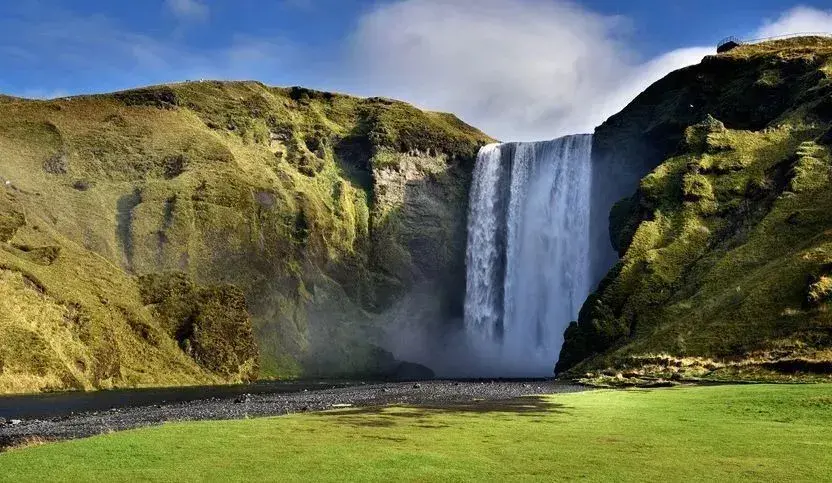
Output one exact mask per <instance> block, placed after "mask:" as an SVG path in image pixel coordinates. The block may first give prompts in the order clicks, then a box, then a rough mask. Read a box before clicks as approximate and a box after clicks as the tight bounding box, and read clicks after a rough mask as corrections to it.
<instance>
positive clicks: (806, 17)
mask: <svg viewBox="0 0 832 483" xmlns="http://www.w3.org/2000/svg"><path fill="white" fill-rule="evenodd" d="M800 33H828V34H832V10H820V9H817V8H812V7H805V6H798V7H795V8H792V9H791V10H788V11H786V12H784V13H783V14H782V15H780V17H778V18H777V19H776V20H768V21H766V22H764V24H763V26H762V27H760V28H759V29H757V31H756V32H754V37H756V38H766V37H776V36H780V35H789V34H800Z"/></svg>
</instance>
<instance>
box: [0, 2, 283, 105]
mask: <svg viewBox="0 0 832 483" xmlns="http://www.w3.org/2000/svg"><path fill="white" fill-rule="evenodd" d="M0 26H2V27H3V28H5V29H6V30H7V31H9V32H12V33H13V35H14V38H15V39H16V42H17V43H16V45H10V46H3V45H0V54H5V55H7V56H8V58H11V56H14V57H15V59H16V62H18V63H21V64H23V65H26V66H27V68H30V69H32V70H43V71H49V72H57V73H65V75H66V76H67V77H71V78H72V79H73V80H75V81H79V80H82V81H83V82H85V83H87V85H86V88H85V89H84V90H85V91H89V90H112V89H119V88H127V87H133V86H136V85H142V84H152V83H160V82H169V81H179V80H185V79H199V78H218V79H240V78H250V79H266V80H268V79H269V78H271V77H273V75H274V73H275V72H285V71H286V65H287V64H288V63H289V62H290V61H291V59H292V58H294V57H293V55H294V52H295V50H294V49H295V48H294V46H292V45H291V44H289V43H288V42H286V41H283V40H282V39H277V38H274V39H273V38H250V37H245V36H239V35H238V36H233V37H232V38H231V39H230V40H229V42H228V43H227V44H226V45H225V46H222V47H219V48H215V49H210V50H200V49H196V48H193V47H192V46H190V45H188V44H187V43H185V42H184V41H183V40H182V39H181V38H180V37H178V36H176V35H172V36H171V37H170V38H159V37H152V36H149V35H145V34H141V33H137V32H134V31H131V30H129V29H127V28H124V26H123V25H121V24H120V23H118V22H117V21H116V20H114V19H112V18H108V17H104V16H100V15H93V16H82V15H78V14H75V13H72V12H68V11H58V10H53V11H51V12H50V13H49V14H48V15H44V16H39V17H20V18H16V19H14V20H9V19H6V20H5V21H2V24H0ZM102 86H105V87H102ZM65 90H67V89H66V87H61V86H55V85H54V84H53V85H51V86H49V85H47V86H31V87H27V88H26V89H23V90H21V91H17V92H10V93H11V94H16V95H21V96H24V97H46V96H48V93H51V92H53V91H57V92H61V93H63V92H64V91H65ZM44 93H46V94H44ZM76 93H77V92H76Z"/></svg>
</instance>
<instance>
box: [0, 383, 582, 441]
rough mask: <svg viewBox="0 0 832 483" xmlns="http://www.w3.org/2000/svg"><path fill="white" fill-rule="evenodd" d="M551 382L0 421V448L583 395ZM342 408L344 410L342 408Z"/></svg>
mask: <svg viewBox="0 0 832 483" xmlns="http://www.w3.org/2000/svg"><path fill="white" fill-rule="evenodd" d="M586 389H587V388H585V387H583V386H579V385H573V384H565V383H562V382H556V381H548V380H546V381H544V380H539V381H429V382H420V383H412V382H411V383H381V384H357V385H354V386H350V387H339V388H331V389H318V390H311V391H309V390H306V391H300V392H293V393H281V394H248V393H246V394H241V395H237V396H234V397H226V398H212V399H202V400H196V401H188V402H178V403H164V402H163V403H160V404H153V405H148V406H141V407H127V408H113V409H109V410H106V411H97V412H90V413H82V414H68V415H62V416H60V417H54V418H49V419H26V420H5V421H4V420H0V450H1V449H2V448H8V447H10V446H15V445H19V444H23V443H26V442H29V441H39V440H45V441H58V440H64V439H73V438H83V437H88V436H93V435H96V434H102V433H109V432H112V431H121V430H125V429H132V428H138V427H143V426H154V425H159V424H163V423H166V422H174V421H199V420H223V419H242V418H247V417H262V416H280V415H285V414H292V413H300V412H308V411H325V410H328V409H334V408H335V409H337V408H339V407H348V406H352V407H368V406H385V405H391V404H396V405H411V406H419V405H429V406H441V405H442V404H458V403H465V402H473V401H481V400H482V401H498V400H506V399H513V398H517V397H520V396H526V395H534V394H554V393H565V392H576V391H583V390H586ZM347 405H348V406H347Z"/></svg>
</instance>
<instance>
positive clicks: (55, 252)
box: [0, 82, 490, 392]
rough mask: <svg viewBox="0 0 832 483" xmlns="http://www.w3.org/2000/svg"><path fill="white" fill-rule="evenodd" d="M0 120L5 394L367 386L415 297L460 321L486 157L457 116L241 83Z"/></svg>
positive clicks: (180, 87) (12, 109)
mask: <svg viewBox="0 0 832 483" xmlns="http://www.w3.org/2000/svg"><path fill="white" fill-rule="evenodd" d="M2 102H3V107H2V109H1V110H0V176H2V180H0V182H2V184H3V186H2V187H0V191H2V193H0V291H2V292H4V296H3V297H0V304H4V305H5V307H4V308H3V310H0V338H2V340H4V341H6V343H4V344H2V346H0V392H25V391H37V390H47V389H67V388H84V389H91V388H99V387H112V386H136V385H163V384H195V383H218V382H234V381H243V380H248V379H251V378H255V377H259V376H267V377H287V376H295V375H300V374H307V375H314V374H328V375H341V374H357V373H367V372H374V371H377V370H379V367H380V366H381V365H384V364H387V363H389V355H388V354H385V353H384V352H383V351H381V350H380V349H379V348H378V347H377V346H378V345H379V344H380V343H382V342H383V334H384V328H385V326H386V325H387V324H389V323H391V321H390V316H389V314H390V313H392V312H394V311H395V309H396V307H397V306H398V305H400V304H401V303H403V301H404V300H406V299H407V297H408V294H409V293H411V292H412V291H413V290H414V289H415V287H419V289H420V290H422V288H424V287H429V288H430V291H431V293H432V294H433V295H435V297H432V299H435V300H437V301H438V302H437V313H440V314H442V316H443V317H444V316H447V318H451V317H453V316H456V315H458V312H459V310H460V309H459V304H460V303H461V299H462V296H461V294H460V291H461V290H463V287H464V282H463V281H462V280H463V279H464V268H463V267H462V264H463V261H464V249H465V247H464V240H465V236H464V231H465V205H466V200H467V190H468V185H469V182H470V174H471V171H472V168H473V162H474V159H475V157H476V153H477V151H478V149H479V147H480V146H481V145H483V144H485V143H487V142H489V141H490V138H488V137H487V136H485V135H484V134H482V133H481V132H479V131H477V130H476V129H474V128H471V127H470V126H467V125H465V124H464V123H462V122H461V121H459V120H458V119H457V118H455V117H453V116H451V115H447V114H440V113H429V112H423V111H420V110H417V109H415V108H413V107H412V106H409V105H407V104H404V103H401V102H396V101H391V100H387V99H357V98H352V97H349V96H343V95H337V94H329V93H322V92H317V91H310V90H306V89H301V88H291V89H280V88H270V87H267V86H264V85H262V84H259V83H256V82H235V83H220V82H198V83H184V84H177V85H171V86H160V87H154V88H147V89H139V90H133V91H126V92H121V93H116V94H112V95H101V96H85V97H76V98H70V99H58V100H53V101H28V100H20V99H13V98H3V100H2ZM431 322H433V320H432V321H431Z"/></svg>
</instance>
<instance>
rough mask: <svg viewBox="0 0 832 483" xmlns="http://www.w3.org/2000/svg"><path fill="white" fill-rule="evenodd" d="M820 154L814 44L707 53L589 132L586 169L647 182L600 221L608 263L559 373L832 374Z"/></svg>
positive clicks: (824, 74)
mask: <svg viewBox="0 0 832 483" xmlns="http://www.w3.org/2000/svg"><path fill="white" fill-rule="evenodd" d="M830 148H832V40H830V39H823V38H799V39H791V40H784V41H776V42H767V43H763V44H757V45H747V46H742V47H739V48H737V49H735V50H732V51H730V52H729V53H726V54H721V55H717V56H710V57H706V58H705V59H704V61H703V62H702V63H701V64H699V65H696V66H692V67H689V68H686V69H682V70H680V71H677V72H674V73H672V74H670V75H668V76H667V77H666V78H664V79H662V80H661V81H659V82H657V83H656V84H654V85H653V86H651V87H650V88H649V89H647V90H646V91H645V92H644V93H643V94H641V95H640V96H639V97H638V98H636V99H635V100H634V101H633V102H632V103H631V104H630V105H629V106H627V108H625V109H624V110H623V111H622V112H621V113H619V114H617V115H615V116H613V117H612V118H610V119H609V120H608V121H607V122H606V123H604V124H603V125H602V126H600V127H599V128H598V129H597V131H596V137H595V146H594V149H595V152H594V154H593V157H594V162H596V163H597V164H598V165H600V166H602V169H607V170H611V171H619V172H620V171H627V172H630V173H634V172H639V171H641V173H640V174H642V175H643V174H646V176H644V177H643V178H642V179H641V181H640V184H639V186H638V189H637V191H636V192H635V193H634V194H632V196H629V195H628V196H627V197H626V198H625V199H623V200H621V201H619V202H618V203H616V204H615V206H614V207H613V209H612V210H611V213H610V232H609V235H610V239H611V240H610V241H611V242H612V245H613V246H614V247H615V248H616V249H617V250H618V252H619V255H620V256H621V259H620V260H619V261H618V263H617V264H616V265H615V266H614V268H613V269H612V270H611V271H610V272H609V273H608V275H607V276H606V278H605V279H604V280H603V281H602V282H601V285H600V287H599V288H598V290H597V292H596V293H594V294H593V295H591V296H590V297H589V299H588V300H587V302H586V304H585V305H584V307H583V309H582V310H581V314H580V317H579V320H578V321H577V323H573V324H572V325H571V326H570V327H569V329H568V330H567V333H566V342H565V344H564V347H563V350H562V352H561V354H560V361H559V363H558V367H557V371H558V372H559V373H566V374H567V375H569V376H576V375H583V374H584V373H586V372H594V373H598V372H599V371H600V372H606V373H607V374H612V375H615V374H617V373H620V372H622V371H623V372H624V373H625V374H626V373H628V372H629V373H632V374H631V375H632V376H633V377H638V376H640V375H649V376H660V377H700V376H708V377H715V378H718V377H726V378H728V377H745V378H757V379H761V378H767V377H778V378H782V377H784V376H785V375H787V374H794V373H799V374H802V375H803V376H805V377H811V376H810V375H811V374H816V375H817V374H828V373H830V372H832V315H830V314H832V312H830V308H832V305H830V303H832V288H830V287H832V283H830V280H832V278H830V276H831V275H830V274H831V273H832V272H831V271H832V237H831V236H832V232H830V228H832V157H830ZM622 165H623V166H626V168H621V167H620V166H622ZM648 172H649V174H647V173H648Z"/></svg>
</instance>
